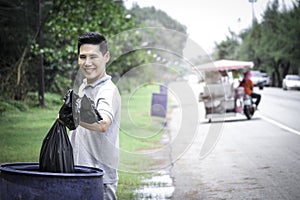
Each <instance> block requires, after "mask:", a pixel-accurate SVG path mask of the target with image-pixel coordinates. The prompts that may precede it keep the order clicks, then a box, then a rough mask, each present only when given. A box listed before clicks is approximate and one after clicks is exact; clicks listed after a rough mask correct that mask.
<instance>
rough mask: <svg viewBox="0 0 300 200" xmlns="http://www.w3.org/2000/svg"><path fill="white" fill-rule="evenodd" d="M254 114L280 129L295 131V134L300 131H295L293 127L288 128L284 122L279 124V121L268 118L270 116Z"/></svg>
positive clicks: (298, 133) (299, 133)
mask: <svg viewBox="0 0 300 200" xmlns="http://www.w3.org/2000/svg"><path fill="white" fill-rule="evenodd" d="M255 114H256V115H259V117H260V118H262V119H263V120H266V121H267V122H270V123H272V124H274V125H276V126H278V127H280V128H282V129H285V130H286V131H289V132H292V133H295V134H297V135H300V131H297V130H295V129H293V128H290V127H288V126H286V125H284V124H281V123H279V122H277V121H275V120H273V119H270V118H268V117H266V116H263V115H262V114H260V113H255Z"/></svg>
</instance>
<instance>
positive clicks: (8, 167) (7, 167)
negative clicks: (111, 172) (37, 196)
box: [0, 162, 104, 177]
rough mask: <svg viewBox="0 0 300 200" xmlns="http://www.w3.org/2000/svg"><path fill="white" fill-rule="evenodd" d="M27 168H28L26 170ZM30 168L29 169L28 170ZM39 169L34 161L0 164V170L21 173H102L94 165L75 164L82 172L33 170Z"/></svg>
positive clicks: (44, 174) (37, 174) (95, 175)
mask: <svg viewBox="0 0 300 200" xmlns="http://www.w3.org/2000/svg"><path fill="white" fill-rule="evenodd" d="M22 166H23V168H22ZM26 169H28V170H26ZM29 169H31V171H30V170H29ZM33 170H39V163H34V162H14V163H3V164H0V174H1V172H7V173H14V174H20V175H21V174H23V175H35V176H49V177H99V176H103V175H104V171H103V170H102V169H99V168H95V167H88V166H81V165H76V166H75V171H76V170H77V171H81V172H82V173H80V172H79V173H77V172H75V173H57V172H42V171H33Z"/></svg>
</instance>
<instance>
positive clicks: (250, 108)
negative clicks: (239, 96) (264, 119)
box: [243, 94, 255, 119]
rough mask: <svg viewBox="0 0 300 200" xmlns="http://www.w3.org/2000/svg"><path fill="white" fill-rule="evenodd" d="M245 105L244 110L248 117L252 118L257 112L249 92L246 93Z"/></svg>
mask: <svg viewBox="0 0 300 200" xmlns="http://www.w3.org/2000/svg"><path fill="white" fill-rule="evenodd" d="M243 101H244V106H243V111H244V114H245V115H246V117H247V119H251V118H252V116H253V115H254V112H255V107H254V104H253V101H252V97H251V96H250V95H248V94H245V95H244V100H243Z"/></svg>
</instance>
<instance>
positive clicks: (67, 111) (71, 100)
mask: <svg viewBox="0 0 300 200" xmlns="http://www.w3.org/2000/svg"><path fill="white" fill-rule="evenodd" d="M79 100H80V99H79V96H78V95H77V94H76V93H75V92H73V90H72V89H70V90H69V91H68V92H67V94H66V95H65V97H64V104H63V105H62V107H61V108H60V110H59V119H60V120H61V122H63V124H64V125H65V126H66V127H68V129H70V130H75V129H76V128H77V126H78V124H79V108H78V104H79Z"/></svg>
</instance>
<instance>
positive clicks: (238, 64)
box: [195, 60, 254, 71]
mask: <svg viewBox="0 0 300 200" xmlns="http://www.w3.org/2000/svg"><path fill="white" fill-rule="evenodd" d="M253 66H254V63H253V62H251V61H239V60H217V61H213V62H209V63H205V64H203V65H199V66H196V67H195V68H196V69H197V70H201V71H202V70H203V71H223V70H234V69H243V68H247V67H250V68H252V67H253Z"/></svg>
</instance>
